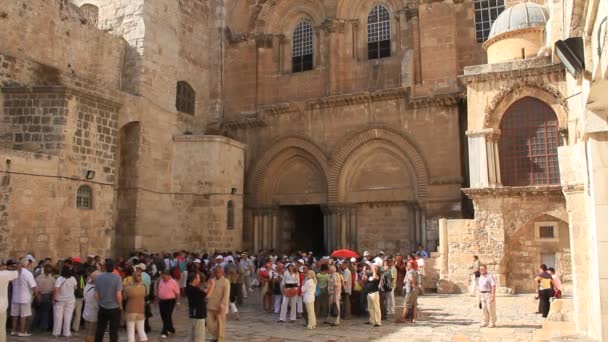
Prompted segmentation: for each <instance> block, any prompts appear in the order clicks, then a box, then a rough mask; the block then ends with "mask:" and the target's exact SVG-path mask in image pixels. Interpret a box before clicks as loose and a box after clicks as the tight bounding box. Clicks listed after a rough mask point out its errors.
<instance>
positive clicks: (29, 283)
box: [12, 268, 36, 304]
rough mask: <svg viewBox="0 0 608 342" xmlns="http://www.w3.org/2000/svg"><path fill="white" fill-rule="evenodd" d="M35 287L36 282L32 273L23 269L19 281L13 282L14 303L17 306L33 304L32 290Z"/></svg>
mask: <svg viewBox="0 0 608 342" xmlns="http://www.w3.org/2000/svg"><path fill="white" fill-rule="evenodd" d="M35 287H36V280H35V279H34V275H33V274H32V272H30V271H28V270H27V269H25V268H22V269H21V272H20V274H19V276H18V277H17V279H15V280H13V298H12V302H13V303H15V304H31V303H32V289H33V288H35Z"/></svg>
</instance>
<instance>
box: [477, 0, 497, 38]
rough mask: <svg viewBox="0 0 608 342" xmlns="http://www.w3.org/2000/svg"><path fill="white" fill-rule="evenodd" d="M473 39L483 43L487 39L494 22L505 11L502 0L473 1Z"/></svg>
mask: <svg viewBox="0 0 608 342" xmlns="http://www.w3.org/2000/svg"><path fill="white" fill-rule="evenodd" d="M474 6H475V37H476V38H477V42H479V43H483V42H485V41H486V40H487V39H488V36H489V35H490V30H491V29H492V24H493V23H494V20H496V18H498V15H499V14H500V13H501V12H502V11H503V10H504V9H505V1H504V0H475V1H474Z"/></svg>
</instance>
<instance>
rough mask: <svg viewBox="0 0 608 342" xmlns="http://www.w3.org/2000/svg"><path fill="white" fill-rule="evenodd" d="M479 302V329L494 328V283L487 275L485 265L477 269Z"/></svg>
mask: <svg viewBox="0 0 608 342" xmlns="http://www.w3.org/2000/svg"><path fill="white" fill-rule="evenodd" d="M479 273H480V276H479V301H480V302H481V312H482V322H481V327H482V328H483V327H488V328H494V327H495V325H496V297H495V295H496V281H495V280H494V276H492V275H491V274H490V273H488V268H487V267H486V265H481V266H480V267H479Z"/></svg>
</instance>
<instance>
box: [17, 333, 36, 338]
mask: <svg viewBox="0 0 608 342" xmlns="http://www.w3.org/2000/svg"><path fill="white" fill-rule="evenodd" d="M17 336H19V337H30V336H32V334H30V333H18V334H17Z"/></svg>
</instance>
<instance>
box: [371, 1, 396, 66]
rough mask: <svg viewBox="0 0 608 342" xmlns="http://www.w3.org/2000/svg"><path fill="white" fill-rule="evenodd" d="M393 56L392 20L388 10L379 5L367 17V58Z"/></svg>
mask: <svg viewBox="0 0 608 342" xmlns="http://www.w3.org/2000/svg"><path fill="white" fill-rule="evenodd" d="M390 55H391V19H390V15H389V12H388V9H387V8H386V7H384V6H381V5H377V6H376V7H374V8H373V9H372V11H371V12H369V15H368V16H367V58H368V59H380V58H385V57H390Z"/></svg>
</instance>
